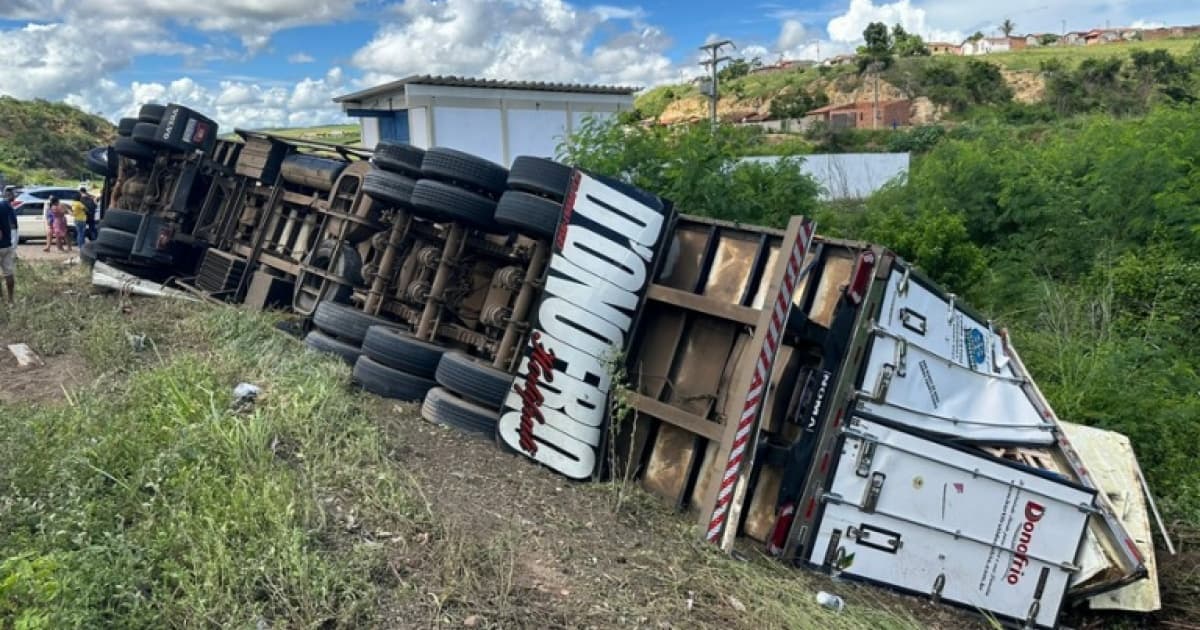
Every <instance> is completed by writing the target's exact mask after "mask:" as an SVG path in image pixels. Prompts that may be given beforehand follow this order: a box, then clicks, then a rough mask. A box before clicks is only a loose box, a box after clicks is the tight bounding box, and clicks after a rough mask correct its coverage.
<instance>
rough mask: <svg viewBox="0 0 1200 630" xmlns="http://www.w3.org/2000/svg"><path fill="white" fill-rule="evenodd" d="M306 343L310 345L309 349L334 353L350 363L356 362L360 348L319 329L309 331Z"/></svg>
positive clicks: (305, 339) (305, 338)
mask: <svg viewBox="0 0 1200 630" xmlns="http://www.w3.org/2000/svg"><path fill="white" fill-rule="evenodd" d="M304 345H305V346H308V349H309V350H312V351H314V352H321V353H324V354H332V355H334V356H336V357H338V358H340V359H341V360H343V361H345V362H346V363H347V364H348V365H354V362H355V361H357V360H358V355H359V350H358V348H357V347H355V346H353V345H351V344H348V343H346V342H345V341H341V340H339V339H334V338H333V337H330V336H329V335H326V334H325V333H323V332H321V331H319V330H314V331H312V332H310V333H308V335H306V336H305V337H304Z"/></svg>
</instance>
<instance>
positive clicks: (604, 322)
mask: <svg viewBox="0 0 1200 630" xmlns="http://www.w3.org/2000/svg"><path fill="white" fill-rule="evenodd" d="M580 219H586V220H587V221H591V222H595V223H596V224H597V225H598V226H601V229H598V230H593V229H590V228H589V226H588V224H586V223H582V224H581V223H580V222H579V220H580ZM664 221H665V219H664V216H663V215H662V214H660V213H659V212H657V211H655V210H654V209H653V208H651V207H648V206H646V205H644V204H643V203H641V202H639V201H638V200H636V199H634V198H632V197H630V196H629V195H626V194H623V193H621V192H620V191H618V190H616V189H614V188H612V187H610V186H607V185H605V184H604V183H602V182H600V181H598V180H595V179H593V178H591V177H587V176H583V175H579V174H577V175H576V177H575V181H574V189H573V192H572V194H571V195H570V196H569V197H568V199H567V202H566V204H565V205H564V210H563V219H562V222H563V225H560V227H559V230H560V231H559V234H558V239H557V242H556V245H557V251H556V252H555V253H554V254H553V255H552V256H551V259H550V272H549V274H548V277H547V282H546V288H545V291H544V293H543V297H542V302H541V304H540V305H539V306H538V309H537V313H538V322H537V326H536V328H535V329H534V331H533V334H532V336H531V352H530V355H529V356H527V357H526V358H525V359H524V360H523V361H522V362H521V366H520V369H519V370H518V374H517V377H516V379H515V381H514V385H513V389H512V390H511V391H510V392H509V394H508V398H507V399H506V400H505V403H504V412H503V413H502V414H501V417H500V427H499V430H500V436H501V438H502V439H503V440H504V441H505V443H507V444H508V445H509V446H511V447H513V448H514V449H518V450H520V451H522V452H524V453H525V454H527V455H528V456H530V457H532V458H533V459H535V460H537V461H539V462H541V463H543V464H545V465H546V466H549V467H550V468H553V469H554V470H556V471H558V472H560V473H562V474H564V475H566V476H568V477H572V478H575V479H584V478H587V477H589V476H590V475H591V474H592V473H593V472H594V471H595V467H596V448H597V447H599V445H600V441H601V439H602V437H603V426H604V422H605V420H606V418H607V402H608V392H609V388H610V387H611V384H612V379H611V376H610V375H609V367H608V361H610V360H612V359H613V358H614V357H615V356H616V355H618V354H619V353H620V352H621V351H622V350H624V349H625V347H626V344H627V342H628V340H629V334H630V332H631V329H632V327H633V317H634V313H635V311H636V310H637V306H638V303H639V301H640V300H641V296H642V293H643V292H644V291H645V288H646V284H647V279H648V278H649V274H650V272H651V270H652V267H651V265H650V263H652V262H653V259H654V257H655V254H656V252H655V250H654V247H655V246H656V245H657V244H658V242H659V239H660V237H661V235H662V230H663V228H664ZM546 366H553V367H552V368H550V369H547V368H546Z"/></svg>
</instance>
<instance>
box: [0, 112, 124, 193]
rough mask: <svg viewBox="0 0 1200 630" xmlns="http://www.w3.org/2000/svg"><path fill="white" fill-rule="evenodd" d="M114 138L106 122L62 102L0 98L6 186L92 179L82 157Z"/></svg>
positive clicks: (0, 163) (1, 168)
mask: <svg viewBox="0 0 1200 630" xmlns="http://www.w3.org/2000/svg"><path fill="white" fill-rule="evenodd" d="M115 135H116V129H115V128H114V127H113V125H112V124H111V123H109V122H108V121H107V120H104V119H103V118H100V117H99V116H93V115H91V114H85V113H84V112H82V111H80V110H78V109H76V108H74V107H71V106H70V105H67V104H65V103H50V102H47V101H42V100H35V101H21V100H17V99H14V98H11V97H7V96H4V97H0V172H2V173H3V174H4V176H5V177H6V178H7V179H8V180H9V181H10V182H19V183H72V182H78V181H79V178H80V177H89V178H90V177H91V175H90V174H89V172H88V171H87V169H86V168H85V167H84V152H85V151H87V150H88V149H91V148H93V147H97V146H104V145H107V144H108V143H109V142H111V141H112V139H113V137H114V136H115Z"/></svg>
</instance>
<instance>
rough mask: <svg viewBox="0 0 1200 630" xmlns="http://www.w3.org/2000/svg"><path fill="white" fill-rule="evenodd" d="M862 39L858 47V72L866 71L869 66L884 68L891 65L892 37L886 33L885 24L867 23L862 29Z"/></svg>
mask: <svg viewBox="0 0 1200 630" xmlns="http://www.w3.org/2000/svg"><path fill="white" fill-rule="evenodd" d="M863 41H864V42H865V43H864V44H863V45H862V46H859V47H858V71H859V72H866V71H867V69H869V68H874V69H884V68H887V67H888V66H890V65H892V38H891V36H890V35H888V28H887V25H886V24H884V23H883V22H871V23H870V24H868V25H867V28H866V29H864V30H863Z"/></svg>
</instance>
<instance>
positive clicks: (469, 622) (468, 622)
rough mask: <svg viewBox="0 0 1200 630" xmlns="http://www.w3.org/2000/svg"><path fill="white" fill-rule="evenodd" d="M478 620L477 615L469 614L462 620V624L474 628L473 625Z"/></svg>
mask: <svg viewBox="0 0 1200 630" xmlns="http://www.w3.org/2000/svg"><path fill="white" fill-rule="evenodd" d="M480 621H481V620H480V618H479V615H471V616H470V617H467V618H466V619H464V620H463V625H464V626H466V627H468V628H474V627H475V626H478V625H479V622H480Z"/></svg>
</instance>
